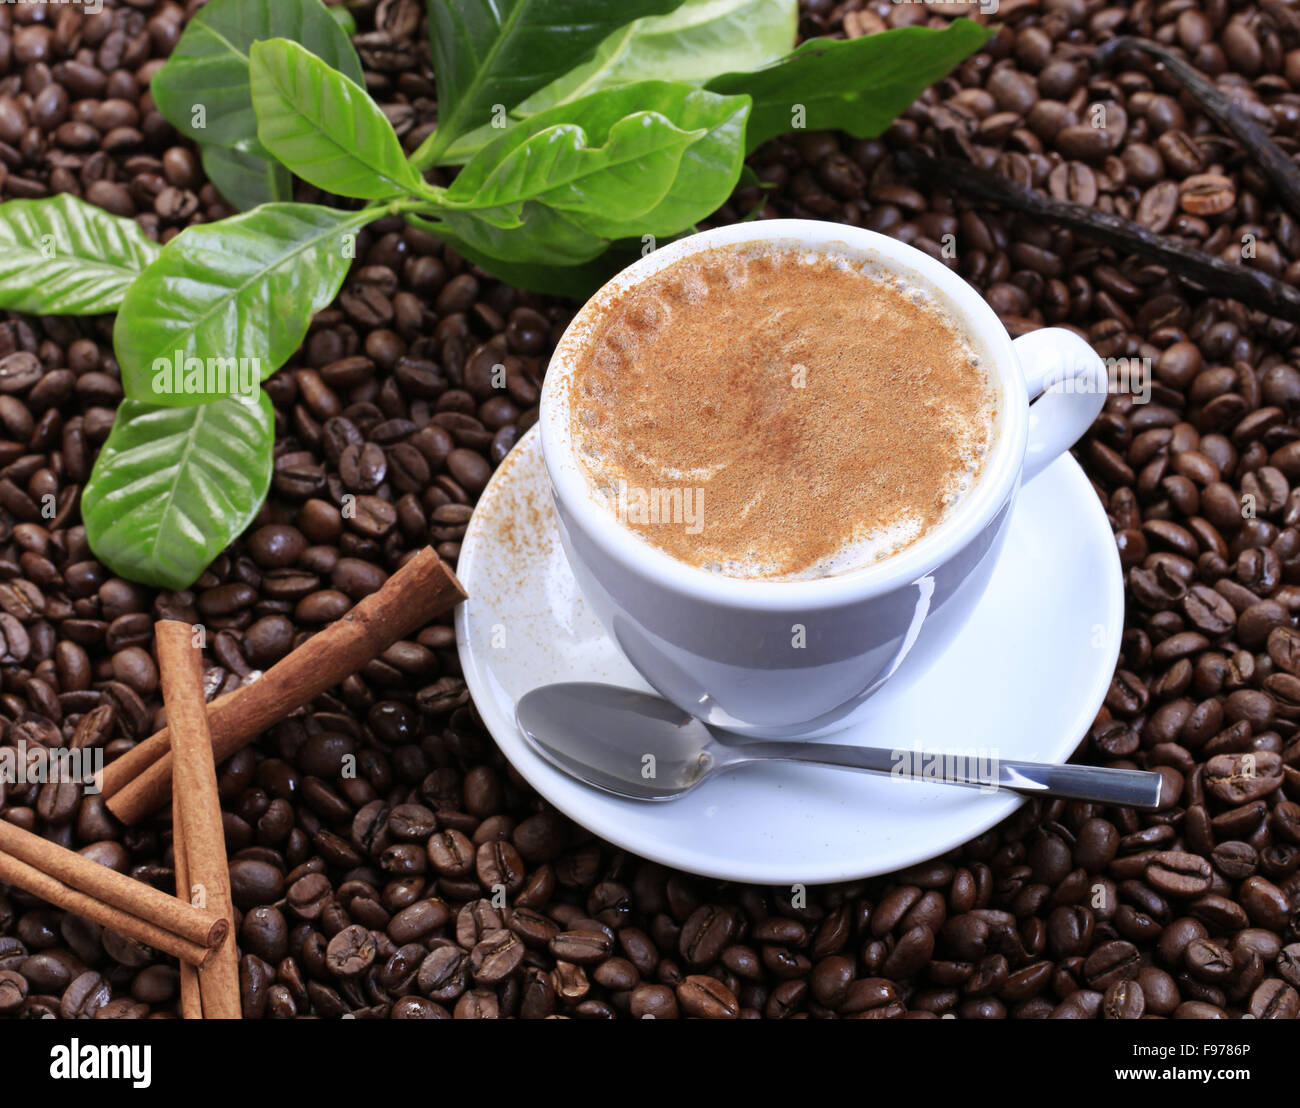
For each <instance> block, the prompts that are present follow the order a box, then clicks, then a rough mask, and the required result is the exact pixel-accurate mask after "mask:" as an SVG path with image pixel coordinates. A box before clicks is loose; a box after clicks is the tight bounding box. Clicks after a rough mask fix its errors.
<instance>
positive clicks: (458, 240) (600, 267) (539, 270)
mask: <svg viewBox="0 0 1300 1108" xmlns="http://www.w3.org/2000/svg"><path fill="white" fill-rule="evenodd" d="M408 218H409V219H410V221H411V223H412V224H414V225H415V226H417V227H419V228H420V229H421V230H423V231H427V232H428V233H429V234H431V235H434V236H436V237H437V238H439V239H441V240H442V241H443V242H444V243H446V244H447V245H448V246H450V247H451V248H452V249H453V250H455V251H456V253H457V254H459V255H460V256H461V257H463V258H465V259H467V260H468V261H470V262H472V263H473V264H474V265H476V266H478V267H479V268H480V269H484V270H486V271H487V272H488V273H490V274H492V276H493V277H496V278H497V279H498V280H501V281H505V282H506V283H507V284H509V285H513V286H514V287H515V288H521V289H529V290H531V291H533V292H543V293H546V294H548V295H550V296H567V297H570V298H571V299H574V300H586V299H587V298H588V297H589V296H591V294H592V293H593V292H595V291H596V290H597V289H598V288H600V286H601V285H603V284H604V283H605V282H606V281H608V280H609V279H610V278H611V277H613V276H614V274H615V273H617V272H618V271H619V270H620V269H622V268H623V266H624V265H626V264H629V262H630V261H632V260H635V257H636V256H637V255H636V254H635V251H631V248H628V250H624V251H620V250H619V249H618V246H617V244H616V245H615V246H614V247H612V248H607V247H608V244H606V243H604V242H603V241H602V244H601V253H600V255H599V256H598V257H595V258H592V259H591V260H590V261H586V262H581V263H579V264H576V265H555V264H545V263H537V262H520V261H507V260H506V259H504V258H500V257H494V256H493V255H491V254H489V253H485V252H484V251H482V250H480V249H478V248H477V246H475V245H474V244H473V243H471V242H470V241H467V240H466V239H464V238H462V237H461V236H459V235H457V234H456V233H455V231H453V230H452V228H451V227H450V226H449V225H448V224H446V223H445V222H439V223H434V222H432V221H430V220H426V219H420V218H419V217H418V216H410V217H408ZM515 234H516V235H518V234H519V232H515ZM636 245H637V247H638V248H639V247H640V243H639V242H638V243H637V244H636ZM625 253H627V254H629V256H628V258H627V259H626V260H623V255H624V254H625Z"/></svg>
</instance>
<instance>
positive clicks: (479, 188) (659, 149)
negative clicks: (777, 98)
mask: <svg viewBox="0 0 1300 1108" xmlns="http://www.w3.org/2000/svg"><path fill="white" fill-rule="evenodd" d="M747 108H748V101H747V99H746V98H745V97H719V96H715V95H714V94H712V93H709V92H705V91H703V90H702V89H697V88H694V87H692V86H690V85H685V84H681V83H676V84H673V83H668V82H661V81H645V82H642V83H640V84H637V85H627V86H624V87H623V88H619V89H611V90H606V91H604V92H599V93H594V94H593V95H591V96H586V97H583V98H582V99H581V100H577V101H574V102H573V103H572V104H564V105H561V106H559V107H557V108H553V109H551V110H550V111H547V112H542V113H541V114H540V115H536V116H533V117H532V118H531V119H527V120H524V121H522V122H520V123H517V124H516V125H515V126H514V127H512V128H510V129H509V130H507V131H506V132H505V133H504V134H503V135H501V136H500V137H499V138H498V139H496V140H495V141H493V142H492V143H490V144H489V145H488V146H486V147H484V148H483V150H481V151H480V152H479V153H478V154H477V155H475V157H474V158H473V159H472V160H471V161H470V163H469V165H467V166H466V167H465V168H464V169H463V170H462V171H461V173H460V175H459V176H458V177H457V178H456V180H455V182H454V183H453V184H452V185H451V187H450V188H449V189H448V190H447V193H446V197H445V209H446V210H451V209H459V210H462V211H466V210H472V211H474V213H475V214H476V216H477V217H478V218H479V219H482V220H485V221H487V222H490V223H492V224H493V225H494V226H496V227H499V228H502V229H506V230H508V229H510V228H514V227H520V226H522V225H523V224H524V223H525V222H527V221H528V220H529V217H530V216H531V215H532V213H533V210H534V209H536V208H537V207H545V208H547V209H550V210H551V211H552V212H555V213H559V214H560V215H562V216H563V217H564V218H565V219H566V220H567V221H569V222H571V223H573V224H574V225H575V226H577V227H579V228H581V229H582V230H584V231H586V232H589V233H591V234H594V235H597V236H600V237H603V238H607V239H615V238H623V237H626V236H637V237H639V236H641V235H645V234H650V235H666V234H674V233H676V232H677V231H680V230H681V229H682V228H683V227H684V226H686V225H689V224H690V223H692V222H694V221H695V220H696V219H699V218H703V217H704V216H705V215H708V214H709V213H710V212H712V211H713V210H714V209H715V208H717V206H718V205H719V204H721V203H722V201H723V200H725V199H726V197H727V196H728V195H729V193H730V191H731V189H732V187H733V186H734V184H735V181H736V178H737V176H738V175H739V173H740V164H741V156H742V155H741V139H742V134H743V124H744V117H745V112H746V110H747ZM706 138H707V139H708V140H709V142H708V145H707V146H705V147H704V149H703V151H702V156H700V157H697V158H694V159H690V160H688V158H687V155H688V154H690V153H691V152H693V151H694V149H695V147H696V146H697V145H701V143H702V141H703V140H705V139H706ZM442 214H444V215H445V214H446V211H444V213H442ZM484 245H485V244H480V247H481V248H482V247H483V246H484ZM488 252H489V253H492V254H494V255H495V256H498V257H504V258H509V257H512V256H513V255H512V252H511V251H510V250H509V249H502V250H489V251H488ZM521 260H522V259H521ZM539 260H547V259H539ZM549 260H550V261H552V262H554V261H556V260H557V259H549ZM571 260H579V259H571Z"/></svg>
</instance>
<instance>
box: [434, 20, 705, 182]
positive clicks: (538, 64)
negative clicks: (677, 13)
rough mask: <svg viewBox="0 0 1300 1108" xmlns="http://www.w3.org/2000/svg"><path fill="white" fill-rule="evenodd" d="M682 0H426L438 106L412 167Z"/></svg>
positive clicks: (436, 156) (436, 157)
mask: <svg viewBox="0 0 1300 1108" xmlns="http://www.w3.org/2000/svg"><path fill="white" fill-rule="evenodd" d="M681 3H682V0H618V2H617V3H603V2H599V0H597V2H593V0H430V3H429V34H430V36H431V38H432V40H433V72H434V76H435V77H436V79H437V84H438V104H439V105H440V108H441V111H440V115H439V118H438V129H437V130H436V131H435V132H434V133H433V134H432V135H430V136H429V138H428V139H427V140H426V141H425V142H424V143H423V144H422V145H421V147H420V149H419V150H417V151H416V152H415V155H414V156H413V157H412V161H413V162H414V164H415V166H416V168H417V169H420V170H425V169H428V168H429V167H430V166H431V165H434V164H435V163H436V162H437V160H438V157H439V155H440V154H441V153H442V152H443V151H444V150H446V149H447V147H448V146H450V145H451V143H452V141H453V140H455V139H457V138H459V137H460V136H461V135H462V134H464V133H465V132H466V131H470V130H473V129H474V128H475V127H480V126H482V125H484V124H485V123H490V122H491V121H492V119H493V117H494V115H496V114H499V113H501V112H505V111H508V110H509V109H510V108H513V107H514V106H515V105H516V104H518V103H519V102H520V101H521V100H523V99H524V98H525V97H527V96H529V95H530V94H531V93H534V92H536V91H537V90H538V89H539V88H541V87H542V86H543V85H546V84H548V83H549V82H550V81H553V80H554V79H555V78H556V77H559V76H561V75H562V74H564V73H567V72H568V71H569V70H570V69H572V68H573V67H574V66H575V65H577V64H578V63H579V62H580V61H582V60H583V59H584V58H586V57H588V56H589V55H590V54H591V52H592V51H593V50H595V48H596V47H597V46H598V45H599V44H600V42H601V41H602V40H603V39H605V38H607V37H608V36H609V35H610V33H611V32H613V31H614V30H616V29H617V28H619V27H621V26H623V25H624V24H625V23H629V22H631V21H632V20H634V19H639V18H641V16H643V15H662V14H663V13H664V12H669V11H672V10H673V9H674V8H676V7H677V6H678V5H680V4H681Z"/></svg>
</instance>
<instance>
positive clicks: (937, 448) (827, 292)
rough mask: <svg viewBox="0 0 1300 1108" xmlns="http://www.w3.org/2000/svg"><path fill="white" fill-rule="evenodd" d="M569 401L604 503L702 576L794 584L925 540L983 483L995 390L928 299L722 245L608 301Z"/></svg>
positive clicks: (818, 256)
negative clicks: (707, 572) (711, 574)
mask: <svg viewBox="0 0 1300 1108" xmlns="http://www.w3.org/2000/svg"><path fill="white" fill-rule="evenodd" d="M569 384H570V389H569V394H568V405H569V413H568V414H569V425H570V433H571V437H572V440H573V443H574V447H575V452H576V454H577V456H578V458H579V461H580V464H581V465H582V467H583V469H584V470H585V475H586V478H587V481H588V486H589V488H590V490H591V492H592V494H593V496H594V497H595V498H596V499H598V500H600V501H602V502H603V503H604V505H605V507H606V509H607V510H609V511H610V512H611V513H612V514H614V515H615V517H616V518H617V519H618V520H619V522H620V523H621V524H623V525H624V526H625V527H628V528H630V529H631V530H633V531H634V532H636V533H637V534H638V535H640V536H641V537H642V538H643V539H645V540H646V541H648V542H650V543H652V544H653V545H655V546H657V547H659V548H660V549H662V550H664V551H666V552H667V553H668V554H670V555H672V556H673V557H674V558H677V559H679V560H680V561H683V562H685V563H687V564H689V565H692V566H696V567H699V568H701V569H705V570H710V571H712V572H716V573H720V574H724V575H726V576H730V577H740V578H756V579H769V580H791V579H801V578H814V577H824V576H828V575H832V574H841V573H848V572H852V571H853V570H857V569H861V568H864V567H866V566H869V565H872V564H873V563H875V562H878V561H880V560H881V559H883V558H887V557H889V556H890V555H893V554H896V553H898V552H899V551H901V550H903V549H905V548H906V547H908V546H910V545H911V544H912V543H914V542H916V541H917V540H918V539H919V538H921V537H922V536H923V535H925V534H926V533H927V532H928V531H930V530H931V529H933V528H934V527H935V526H937V525H938V524H940V523H941V522H943V520H944V519H946V518H947V517H948V516H949V515H950V514H951V512H952V510H953V509H954V507H955V506H956V505H957V504H958V503H959V502H960V501H961V500H962V498H963V497H964V496H966V494H967V493H969V492H970V490H971V489H972V488H973V487H974V485H975V484H976V482H977V481H978V479H979V475H980V472H981V468H982V465H983V462H984V459H985V457H986V455H987V454H988V452H989V450H990V448H991V445H992V441H993V438H994V426H995V423H996V419H997V394H996V390H995V388H994V386H993V385H992V384H991V382H990V380H989V375H988V373H987V372H986V370H985V369H984V367H983V366H982V365H981V364H980V359H979V357H978V356H977V355H976V353H975V351H974V350H973V349H972V347H971V345H970V343H969V342H968V341H967V339H966V338H965V336H964V335H963V334H962V332H961V330H960V328H959V327H958V326H957V325H956V324H955V323H954V322H953V321H952V320H951V318H950V317H949V316H948V315H947V314H946V313H945V312H944V310H943V309H942V307H941V306H940V305H939V304H938V303H936V301H935V300H934V299H933V297H931V296H928V295H927V294H926V293H925V292H924V291H923V290H921V289H920V288H915V287H909V286H908V285H907V284H905V283H904V282H903V281H902V280H901V279H899V278H897V277H895V276H893V275H891V274H878V273H875V272H873V271H871V270H870V268H869V267H868V266H867V265H866V264H865V263H863V262H862V261H860V260H858V259H855V258H854V257H852V256H850V255H848V254H843V255H841V254H838V253H835V252H833V251H825V250H820V251H816V252H813V251H808V250H799V249H797V248H793V247H792V248H790V249H782V248H774V247H773V245H772V244H770V243H768V244H764V245H763V246H761V247H756V246H744V247H719V248H714V249H711V250H708V251H703V252H701V253H699V254H695V255H692V256H691V257H688V258H684V259H682V260H680V261H678V262H675V263H673V264H671V265H669V266H667V267H666V268H664V269H663V270H661V271H659V272H658V273H657V274H654V275H653V276H651V277H649V278H648V279H646V280H645V281H643V282H642V283H640V284H638V285H636V286H635V287H634V288H631V289H627V290H624V291H622V292H619V293H615V294H614V295H613V296H611V297H610V298H609V299H608V300H607V302H605V303H604V304H602V306H601V311H600V312H599V314H598V317H597V319H596V321H595V323H594V324H593V326H592V328H591V330H590V333H589V335H588V336H587V341H586V342H585V343H584V344H583V350H582V352H581V354H580V355H579V356H578V359H577V361H576V364H575V366H574V369H573V374H572V379H571V381H570V383H569Z"/></svg>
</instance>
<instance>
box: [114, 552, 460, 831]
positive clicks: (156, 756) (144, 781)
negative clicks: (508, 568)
mask: <svg viewBox="0 0 1300 1108" xmlns="http://www.w3.org/2000/svg"><path fill="white" fill-rule="evenodd" d="M464 598H465V590H464V588H462V587H461V583H460V582H459V581H458V580H456V575H455V574H454V573H452V571H451V570H450V569H449V568H448V567H447V566H446V565H445V564H444V563H443V562H442V561H441V560H440V559H439V558H438V555H437V554H435V553H434V552H433V550H432V549H430V548H429V547H425V549H423V550H421V551H420V552H419V553H418V554H416V555H415V557H414V558H412V559H411V560H410V561H408V562H407V563H406V565H404V566H403V567H402V568H401V569H399V570H398V571H397V572H396V573H395V574H393V576H392V577H390V578H389V579H388V581H386V582H385V584H384V586H383V588H381V589H380V590H379V591H378V592H375V593H372V594H371V595H370V596H367V597H366V598H365V599H363V600H361V601H360V602H359V603H358V604H357V605H356V606H355V607H354V608H353V609H352V610H351V611H349V612H348V613H347V614H346V615H344V616H343V617H342V618H340V619H338V620H336V621H335V622H334V623H332V624H330V626H328V627H326V628H325V629H324V630H322V631H319V632H317V633H316V634H315V635H313V636H312V637H311V638H310V639H308V640H307V641H306V642H305V643H303V644H302V646H300V647H299V648H298V649H297V650H295V651H294V652H293V653H292V654H290V655H288V656H287V657H285V658H282V659H281V660H280V661H278V662H277V663H276V664H275V665H273V666H272V667H271V668H270V669H269V670H267V671H266V673H264V674H263V675H262V676H261V677H260V678H258V679H257V680H256V681H254V682H252V683H251V684H248V685H244V686H243V687H242V688H238V689H236V690H235V691H234V692H230V693H227V694H226V695H225V696H222V697H218V698H217V699H216V700H214V701H213V702H212V703H211V704H209V705H208V728H209V730H210V731H211V733H212V745H213V749H214V751H215V757H216V760H217V761H221V760H223V759H225V758H229V757H230V755H232V754H233V753H235V751H236V750H239V749H240V748H241V747H244V746H247V745H248V743H250V742H252V741H253V739H255V738H256V737H257V736H258V735H259V734H261V733H262V732H263V731H265V730H266V729H267V728H268V727H270V726H271V725H272V724H274V723H278V722H279V721H280V720H282V719H284V718H285V716H287V715H288V714H289V713H290V712H292V711H294V710H295V709H297V708H300V707H302V706H303V705H304V704H307V703H309V702H310V701H311V700H312V699H314V698H315V697H317V696H319V695H320V694H321V693H323V692H324V691H325V690H326V689H328V688H330V687H331V686H333V685H337V684H338V683H339V682H340V681H342V680H343V679H344V678H345V677H348V676H350V675H351V674H353V673H356V671H357V670H359V669H361V667H362V666H364V665H365V664H366V663H367V662H368V661H370V660H371V659H372V658H374V657H375V656H376V655H379V654H382V653H383V652H384V651H385V650H387V649H388V648H389V647H390V646H392V645H393V643H395V642H397V641H398V640H399V639H401V638H403V637H405V636H406V635H408V634H410V633H411V632H412V631H415V630H416V629H418V628H420V627H423V626H424V625H425V624H426V623H428V622H429V621H430V620H432V619H433V618H435V617H436V616H439V615H442V614H443V613H444V612H446V611H448V610H450V609H451V608H453V607H455V606H456V605H457V604H459V603H460V601H462V600H463V599H464ZM169 743H170V740H169V737H168V732H167V730H166V729H164V730H162V731H159V732H158V733H157V734H155V735H151V736H150V737H149V738H147V739H145V740H144V741H143V742H141V743H140V744H139V745H137V746H135V747H133V748H132V749H131V750H129V751H127V752H126V753H125V754H123V755H122V757H120V758H118V759H116V760H115V761H113V762H110V763H109V764H108V765H107V766H105V767H104V770H103V773H102V774H101V779H100V787H101V789H102V790H103V794H104V797H105V799H106V801H107V804H108V808H109V811H111V812H112V813H113V815H115V816H116V817H117V818H118V819H120V820H121V821H122V822H123V823H126V824H133V823H136V822H138V821H139V820H141V819H143V818H144V817H145V816H147V815H149V814H150V813H151V812H153V811H155V810H157V809H158V808H159V807H161V806H162V805H163V804H165V803H166V802H167V796H168V790H169V789H170V787H171V774H172V759H171V755H170V753H169Z"/></svg>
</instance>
